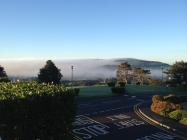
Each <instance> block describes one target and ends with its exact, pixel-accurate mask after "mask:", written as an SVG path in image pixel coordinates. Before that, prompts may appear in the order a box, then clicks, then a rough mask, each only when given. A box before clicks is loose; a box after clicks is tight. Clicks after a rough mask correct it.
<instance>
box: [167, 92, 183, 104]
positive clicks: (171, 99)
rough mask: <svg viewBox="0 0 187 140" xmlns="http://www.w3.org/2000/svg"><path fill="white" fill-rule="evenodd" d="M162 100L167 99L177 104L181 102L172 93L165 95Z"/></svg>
mask: <svg viewBox="0 0 187 140" xmlns="http://www.w3.org/2000/svg"><path fill="white" fill-rule="evenodd" d="M164 100H165V101H168V102H171V103H174V104H179V103H180V102H181V101H180V98H179V97H177V96H175V95H173V94H171V95H168V96H165V97H164Z"/></svg>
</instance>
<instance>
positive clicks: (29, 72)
mask: <svg viewBox="0 0 187 140" xmlns="http://www.w3.org/2000/svg"><path fill="white" fill-rule="evenodd" d="M124 62H128V63H129V64H131V65H132V67H142V68H145V69H150V70H151V75H152V76H153V77H158V78H159V77H161V75H162V71H161V67H164V69H167V68H168V67H169V65H168V64H166V63H162V62H157V61H146V60H139V59H132V58H120V59H81V60H54V63H55V64H56V65H57V67H59V68H60V69H61V72H62V74H63V75H64V77H63V79H64V80H70V79H71V66H72V65H73V66H74V68H75V69H74V76H75V77H74V78H75V79H77V80H95V79H99V78H103V79H105V78H112V77H116V69H117V65H119V64H120V63H124ZM45 63H46V60H7V61H5V60H0V65H2V66H3V67H4V68H5V70H6V72H7V74H8V75H9V76H13V77H24V78H27V77H37V75H38V73H39V69H40V68H41V67H43V66H44V65H45Z"/></svg>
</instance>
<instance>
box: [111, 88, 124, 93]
mask: <svg viewBox="0 0 187 140" xmlns="http://www.w3.org/2000/svg"><path fill="white" fill-rule="evenodd" d="M111 90H112V93H114V94H125V93H126V90H125V88H124V87H112V88H111Z"/></svg>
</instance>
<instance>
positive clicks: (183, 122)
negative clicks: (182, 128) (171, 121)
mask: <svg viewBox="0 0 187 140" xmlns="http://www.w3.org/2000/svg"><path fill="white" fill-rule="evenodd" d="M180 123H181V124H183V125H187V117H186V118H184V119H182V120H180Z"/></svg>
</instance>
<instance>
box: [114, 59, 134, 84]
mask: <svg viewBox="0 0 187 140" xmlns="http://www.w3.org/2000/svg"><path fill="white" fill-rule="evenodd" d="M129 70H131V65H129V64H128V63H127V62H126V63H122V64H120V65H119V66H118V69H117V82H118V83H125V84H127V79H128V77H129Z"/></svg>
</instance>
